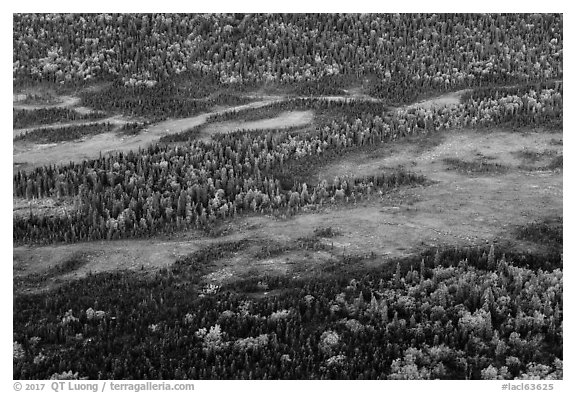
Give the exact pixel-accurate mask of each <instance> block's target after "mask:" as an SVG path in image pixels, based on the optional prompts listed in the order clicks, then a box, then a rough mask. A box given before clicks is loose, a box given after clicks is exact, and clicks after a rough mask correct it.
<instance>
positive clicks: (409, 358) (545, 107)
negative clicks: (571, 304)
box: [13, 14, 564, 380]
mask: <svg viewBox="0 0 576 393" xmlns="http://www.w3.org/2000/svg"><path fill="white" fill-rule="evenodd" d="M13 48H14V50H13V86H14V90H15V92H16V91H17V90H18V91H24V92H28V91H33V89H34V87H35V86H36V87H37V86H44V87H45V86H49V88H50V89H52V90H53V91H55V92H56V93H57V94H60V95H64V94H65V95H70V96H75V97H78V98H79V102H80V105H82V107H83V108H88V111H86V112H80V111H78V110H76V109H75V108H69V107H58V106H52V107H49V106H48V104H46V107H26V103H24V104H22V105H21V106H22V107H23V108H24V109H23V108H21V106H18V108H14V110H13V128H14V135H15V136H14V139H13V140H14V146H16V145H17V146H22V145H21V144H23V143H24V144H27V145H28V146H35V144H36V145H39V144H60V143H61V142H68V143H71V144H70V146H72V147H71V148H74V147H73V143H77V142H78V141H79V140H82V139H83V138H84V139H89V138H92V137H94V136H95V135H102V134H110V133H115V135H117V136H121V137H123V138H124V137H126V138H137V137H141V136H142V135H145V134H146V133H147V132H148V128H149V127H151V126H154V125H156V124H160V122H162V121H167V120H172V119H182V118H187V117H191V116H202V115H204V116H205V117H206V118H205V121H203V122H200V123H197V124H196V125H194V126H191V127H189V128H186V129H183V130H181V131H180V132H167V131H166V132H164V133H161V134H159V136H158V137H157V139H155V140H154V141H153V142H151V143H148V144H147V145H142V146H138V147H137V148H133V149H130V150H127V151H123V150H114V151H111V152H108V153H102V152H101V153H100V154H99V155H98V154H97V155H96V156H94V157H91V158H86V159H82V160H78V161H71V160H70V161H68V162H66V163H51V164H46V165H35V166H33V167H31V168H26V169H24V170H22V169H20V168H18V167H17V166H15V168H14V172H13V198H14V200H15V205H16V202H18V203H20V204H27V205H26V208H25V209H26V210H25V212H26V213H25V214H22V213H21V212H20V213H19V214H14V216H13V245H14V248H15V249H16V248H24V249H26V250H29V251H30V250H33V249H35V248H41V247H45V249H46V250H51V251H50V252H52V251H53V250H57V249H59V248H61V247H63V246H66V247H68V246H69V247H73V246H75V245H80V246H82V245H89V244H90V245H91V244H97V242H102V243H103V244H104V247H106V245H109V244H115V243H118V242H122V241H132V240H134V241H139V239H149V240H147V241H151V240H158V239H160V240H162V241H166V242H167V243H166V244H168V243H169V242H170V241H172V240H174V239H178V238H179V237H184V236H187V235H190V234H195V235H194V236H199V237H201V238H202V239H209V240H208V241H209V242H210V243H201V242H200V243H199V244H203V246H202V247H200V248H199V249H196V250H194V251H189V252H187V253H186V255H183V256H180V257H178V259H177V260H176V262H174V263H173V264H170V265H168V266H163V267H155V268H148V267H146V268H145V266H144V263H141V261H139V260H136V261H135V262H134V263H135V265H136V266H137V267H136V268H133V269H116V270H114V269H112V270H109V271H95V272H92V270H91V265H90V263H91V262H90V259H89V258H88V257H85V256H82V255H76V256H73V257H71V258H68V259H63V260H62V261H60V263H59V264H57V265H55V266H52V265H50V266H48V267H47V268H46V269H44V270H42V269H40V268H38V269H36V267H34V269H36V270H34V273H31V274H29V275H18V276H16V275H15V276H14V303H13V318H14V323H13V328H14V333H13V342H14V344H13V348H14V352H13V377H14V379H81V378H83V379H86V378H87V379H109V380H112V379H113V380H116V379H165V380H169V379H200V380H202V379H562V378H563V251H562V245H563V235H562V225H563V221H562V217H561V216H560V217H555V218H552V219H548V220H539V219H538V220H537V219H534V220H533V221H532V222H530V223H527V224H525V225H516V226H515V225H512V223H509V224H510V225H508V226H507V227H506V230H507V231H509V232H510V234H507V235H506V236H508V237H505V239H503V240H502V241H501V242H498V241H497V240H498V236H500V235H501V234H502V233H503V232H502V229H501V228H499V227H496V225H495V224H494V228H493V232H494V233H496V241H494V238H493V237H491V238H490V241H488V240H487V239H481V240H482V241H481V244H479V243H478V244H477V243H474V244H472V243H470V244H466V245H464V246H463V245H462V244H441V243H440V242H437V243H435V245H434V246H430V245H428V244H424V242H423V241H422V242H421V243H419V244H417V245H416V244H413V245H412V246H413V247H408V248H407V249H406V253H405V254H402V255H403V256H402V257H397V256H395V255H396V254H394V255H393V256H391V257H384V256H383V255H376V254H375V253H374V252H373V251H366V253H364V254H361V253H354V252H352V251H350V250H351V249H353V245H352V246H351V245H348V246H346V247H348V248H346V247H344V248H343V250H342V252H340V251H339V250H340V248H338V247H340V246H339V245H338V242H336V243H337V245H336V251H335V250H334V248H335V246H334V241H333V240H331V239H332V238H336V237H337V236H340V235H342V234H341V233H340V232H338V230H337V229H336V228H332V227H331V226H329V225H326V226H318V227H317V228H316V229H315V230H314V233H313V235H310V236H308V235H305V234H304V233H302V235H301V236H302V237H301V238H298V239H297V241H288V240H287V241H286V242H285V243H282V244H283V245H282V246H279V245H278V246H277V247H276V243H274V242H270V243H269V244H268V243H266V242H262V243H259V241H260V240H259V239H243V240H238V239H235V240H229V239H224V238H219V233H220V231H222V230H223V229H222V228H224V227H225V226H227V225H231V224H232V223H236V222H241V220H243V219H246V218H256V219H257V218H261V219H263V220H264V219H266V220H277V221H274V222H275V223H276V222H278V223H286V222H289V221H290V220H297V219H299V218H302V217H304V216H305V215H307V214H311V215H317V216H322V215H323V214H325V213H326V211H337V212H340V211H347V209H353V208H354V209H359V206H367V205H375V204H377V203H382V205H383V206H384V203H383V201H385V200H386V198H387V197H389V198H396V197H397V196H398V195H400V196H402V195H405V193H408V192H410V191H411V190H412V191H413V192H416V191H414V190H417V191H418V192H420V190H424V189H426V188H428V187H431V186H432V185H436V187H440V188H441V187H444V186H443V185H442V183H440V181H439V180H436V179H432V178H430V176H429V175H430V173H431V172H422V171H417V170H415V169H414V168H416V163H415V162H414V165H412V166H411V165H399V166H386V165H381V166H379V167H377V168H376V169H375V170H373V171H372V172H370V173H366V174H362V175H355V174H349V173H348V172H344V171H342V172H339V171H338V172H337V173H338V175H336V176H331V177H329V178H327V177H325V178H323V179H321V180H319V177H317V176H313V175H316V172H317V171H318V170H319V168H327V167H329V165H332V164H337V163H339V162H341V161H342V162H343V161H344V160H345V159H349V158H350V157H356V156H358V157H364V158H365V157H366V155H365V156H362V155H361V154H368V153H370V152H372V154H373V155H378V158H379V159H382V160H384V159H386V158H387V157H386V154H390V155H392V154H393V153H394V150H393V149H394V148H398V147H397V146H399V144H402V143H412V142H413V141H414V140H422V141H431V140H440V139H441V138H447V137H446V135H447V133H448V132H454V133H459V134H466V133H472V132H473V133H475V134H479V135H481V136H484V137H486V138H488V139H489V138H492V135H494V134H495V133H496V132H497V131H495V130H503V129H505V130H507V132H509V133H510V134H512V135H514V136H517V137H518V138H525V139H528V138H529V137H528V136H526V135H533V134H544V133H550V134H551V135H552V136H554V137H555V138H556V139H558V138H561V137H562V130H563V119H564V118H563V83H562V78H563V17H562V15H560V14H266V15H264V14H203V15H200V14H14V16H13ZM31 89H32V90H31ZM449 93H459V94H460V95H458V97H459V98H458V101H457V102H456V103H454V104H453V105H431V106H417V105H416V104H417V103H418V102H421V101H423V100H425V99H427V98H430V97H437V96H441V95H445V94H449ZM34 94H36V93H29V94H28V96H27V97H35V95H34ZM261 97H266V98H267V99H270V100H269V101H267V102H266V103H265V105H260V106H258V105H254V106H250V104H251V103H257V104H258V103H259V102H260V101H259V100H260V99H261ZM278 97H281V99H279V98H278ZM272 98H273V99H272ZM15 102H16V101H15ZM23 102H24V101H23ZM262 102H263V101H262ZM42 105H44V104H42ZM231 108H232V109H231ZM294 111H311V113H313V121H311V122H310V123H309V124H306V125H303V126H300V125H299V126H293V127H280V126H274V127H271V128H266V129H253V128H250V127H244V126H243V124H248V123H250V122H252V121H258V120H264V119H271V118H274V117H277V116H279V115H281V114H282V113H285V112H294ZM112 117H114V118H117V119H120V122H119V123H113V122H112V123H111V122H109V120H110V118H112ZM88 122H89V123H88ZM225 122H230V123H232V122H235V124H239V126H237V128H235V129H233V130H232V131H231V132H223V133H214V134H211V135H209V137H206V135H205V134H203V132H205V131H206V130H207V129H208V128H209V127H210V126H213V125H219V124H223V123H225ZM66 123H70V124H66ZM24 128H26V129H25V130H22V129H24ZM17 131H18V132H17ZM559 140H560V142H559V143H560V144H561V143H562V141H561V139H559ZM430 144H432V142H430ZM387 146H390V148H391V150H390V151H386V152H385V153H382V151H384V150H378V149H382V148H384V147H387ZM398 149H399V148H398ZM454 149H455V150H456V149H457V148H454ZM494 154H496V153H494ZM515 154H516V155H517V156H521V157H524V158H525V159H526V160H529V159H531V160H533V161H534V162H536V163H537V164H535V165H540V166H535V167H528V166H524V167H522V166H521V167H519V169H518V170H520V171H524V172H527V173H528V172H529V173H530V174H533V175H534V177H536V176H539V175H541V174H542V173H544V175H542V176H541V177H544V176H545V175H546V176H548V174H551V175H550V176H552V175H554V174H558V173H560V174H561V173H562V170H563V165H562V155H561V154H560V155H556V156H553V155H550V157H551V159H552V161H550V162H544V161H542V163H541V161H538V160H540V159H541V158H542V157H541V156H542V155H545V154H544V153H539V152H534V151H531V150H523V151H521V152H516V153H515ZM550 154H552V153H550ZM547 157H548V156H547ZM362 159H363V158H362ZM362 159H359V160H362ZM438 162H440V163H441V164H442V165H444V166H445V170H446V171H453V172H458V175H459V176H462V178H464V176H468V175H470V174H472V175H474V176H485V177H490V176H492V177H496V176H500V178H499V179H504V180H499V181H501V182H504V181H506V180H509V179H510V178H512V175H513V174H512V175H511V174H510V172H511V169H510V168H511V167H510V166H507V165H503V164H500V163H498V162H496V161H495V159H494V158H493V157H487V156H482V157H481V159H479V160H477V161H469V160H466V157H456V156H454V157H449V158H443V159H440V158H439V159H438ZM361 164H363V162H357V163H356V164H355V165H356V166H360V165H361ZM514 170H517V168H515V169H514ZM524 172H522V173H523V174H524ZM505 176H509V178H506V177H505ZM560 176H561V175H560ZM466 179H467V181H472V180H470V179H473V180H474V178H473V177H470V176H469V177H467V178H466ZM546 179H548V178H546ZM537 181H538V179H536V180H534V182H537ZM538 184H539V183H538ZM546 184H547V183H546ZM510 188H511V187H510ZM542 189H544V190H545V187H544V186H542ZM538 190H540V189H538ZM542 192H544V191H542ZM46 201H50V204H48V205H50V206H52V205H55V206H57V207H61V206H64V207H65V208H62V209H43V208H42V203H45V204H47V202H46ZM465 203H466V201H462V205H465ZM550 204H551V203H550ZM548 207H549V206H543V207H542V209H543V210H544V209H545V208H548ZM386 208H389V207H388V206H384V207H383V208H382V209H381V211H384V212H385V213H382V214H389V215H390V216H392V214H393V213H388V212H389V211H392V209H401V208H402V209H404V208H406V206H401V207H397V206H393V207H390V209H388V210H386ZM410 208H411V206H408V207H407V209H408V213H406V214H408V215H409V217H412V215H411V214H418V212H417V208H416V207H412V210H409V209H410ZM15 211H16V210H15ZM354 211H357V210H354ZM440 211H441V209H438V213H437V214H438V217H440V215H441V214H442V213H440ZM394 214H395V213H394ZM494 214H499V213H498V211H496V210H495V213H494ZM523 214H524V213H523ZM543 214H544V213H543ZM306 217H308V216H306ZM383 217H384V216H383ZM386 217H388V216H386ZM302 220H303V221H304V219H302ZM383 220H384V219H383ZM349 221H350V222H352V220H349ZM278 225H280V224H278ZM346 225H350V226H352V225H354V224H352V223H350V224H348V223H347V222H344V223H343V226H346ZM382 225H384V224H382ZM386 225H388V224H386ZM390 225H391V226H390V232H392V231H395V227H394V226H392V224H390ZM387 228H388V227H387ZM386 230H387V231H388V229H386ZM455 230H457V229H455ZM196 234H198V235H196ZM481 235H482V236H483V234H481ZM298 236H300V234H298ZM387 239H389V238H387ZM510 239H511V240H510ZM377 241H379V242H381V243H385V242H386V241H389V240H385V239H384V238H382V239H380V240H377ZM507 241H509V243H507ZM512 241H513V242H514V243H513V244H512V243H511V242H512ZM329 242H331V243H332V244H331V246H330V244H329ZM278 244H280V243H278ZM254 247H255V248H257V250H258V252H256V253H255V254H250V252H252V251H249V250H252V249H253V248H254ZM275 247H276V248H275ZM360 248H362V245H360ZM347 249H348V252H347V251H346V250H347ZM366 250H368V248H366ZM287 251H291V252H292V251H294V252H296V251H297V252H306V253H305V254H297V255H298V256H297V257H296V258H299V259H298V261H297V263H300V264H306V263H308V262H310V263H312V259H313V257H312V256H314V255H320V254H322V253H324V254H322V255H328V257H326V258H328V260H327V261H324V262H317V261H316V260H314V261H315V262H314V263H319V266H318V267H317V268H315V269H317V270H314V274H310V275H302V276H296V275H292V274H291V273H290V271H289V270H288V273H285V274H272V273H269V272H267V271H252V270H250V271H249V272H250V274H249V275H247V276H238V277H234V279H231V280H228V281H226V280H225V281H223V282H221V283H220V284H214V283H212V282H211V281H209V280H208V279H207V277H208V275H209V274H210V273H212V270H210V269H214V266H220V265H218V264H219V263H220V264H222V263H224V262H223V261H231V260H234V258H237V257H238V255H248V256H249V257H250V258H252V259H254V260H255V261H264V260H267V258H268V259H269V258H271V257H273V256H277V255H283V253H284V252H287ZM30 252H31V253H32V251H30ZM86 255H88V254H86ZM290 255H292V254H290ZM302 255H307V256H308V255H312V256H310V261H307V260H306V259H305V258H304V257H303V256H302ZM36 262H37V263H40V262H38V261H36ZM36 262H35V263H36ZM14 264H15V266H16V264H17V261H16V259H14ZM81 269H84V270H82V271H88V273H87V274H85V275H80V276H79V277H77V278H70V277H71V274H73V273H74V272H77V271H80V270H81ZM14 272H15V273H16V272H17V269H16V267H15V268H14ZM58 277H64V278H63V279H62V280H61V281H59V282H58V285H54V286H46V287H45V288H44V289H43V290H31V288H41V287H42V285H44V284H46V283H49V282H52V281H51V280H52V279H54V278H58Z"/></svg>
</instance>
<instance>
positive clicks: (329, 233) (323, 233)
mask: <svg viewBox="0 0 576 393" xmlns="http://www.w3.org/2000/svg"><path fill="white" fill-rule="evenodd" d="M340 234H341V232H340V231H338V230H337V229H334V228H332V227H322V228H316V229H314V236H316V237H321V238H331V237H335V236H339V235H340Z"/></svg>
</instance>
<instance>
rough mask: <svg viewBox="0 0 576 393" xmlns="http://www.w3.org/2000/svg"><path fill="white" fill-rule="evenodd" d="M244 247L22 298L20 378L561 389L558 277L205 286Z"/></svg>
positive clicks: (447, 264)
mask: <svg viewBox="0 0 576 393" xmlns="http://www.w3.org/2000/svg"><path fill="white" fill-rule="evenodd" d="M243 247H245V245H244V244H242V243H229V244H225V245H223V246H221V247H220V248H211V249H208V250H202V251H199V252H197V253H195V254H193V255H190V256H189V257H187V258H184V259H182V260H180V261H179V262H177V263H176V264H175V265H174V266H173V267H171V268H169V269H164V270H162V271H160V272H158V273H156V274H154V275H152V276H148V277H146V276H139V275H138V273H106V274H100V275H96V276H91V277H88V278H86V279H83V280H79V281H76V282H72V283H70V284H67V285H66V286H64V287H62V288H60V289H58V290H56V291H54V292H53V293H52V296H50V297H46V296H45V295H31V296H25V297H24V296H22V297H18V298H16V300H15V305H14V307H15V308H16V309H18V310H22V311H21V312H19V313H17V314H15V315H14V331H15V336H14V337H15V341H16V342H15V344H14V345H15V350H14V378H15V379H27V378H35V379H47V378H50V377H52V376H59V375H60V376H61V375H62V373H65V372H67V371H71V370H73V371H74V373H76V378H85V377H88V378H90V379H187V378H190V379H278V378H283V379H325V378H338V379H356V378H361V379H513V378H519V379H562V360H561V359H562V283H563V275H562V270H561V269H560V268H559V267H555V268H554V269H552V268H550V267H549V270H542V269H540V268H539V269H538V270H536V267H535V266H530V265H529V264H528V265H526V266H525V267H520V266H518V265H517V263H520V264H522V263H524V264H526V263H525V262H522V261H523V260H524V261H525V258H520V257H518V261H515V260H514V259H515V257H512V258H511V257H509V256H505V255H502V254H498V253H497V252H495V250H494V247H493V246H492V247H491V248H490V249H477V248H466V249H460V250H457V249H450V250H437V251H436V252H435V253H427V254H425V255H422V257H421V258H414V259H411V260H405V261H402V262H401V263H400V262H399V263H398V264H397V265H396V266H392V267H385V268H380V269H375V270H374V269H372V270H365V271H357V272H353V273H350V272H349V273H348V274H347V275H346V276H343V275H342V274H341V273H340V272H335V273H333V274H330V273H328V274H325V275H324V276H322V277H315V278H313V279H312V278H309V279H298V280H294V279H291V278H289V277H278V276H272V277H262V276H260V277H257V278H254V279H248V280H243V281H238V282H236V283H235V284H231V285H229V286H224V287H221V288H213V287H201V286H200V285H199V277H200V275H201V274H202V269H203V266H204V265H205V264H206V263H207V262H209V261H210V260H212V259H217V258H220V257H223V256H225V255H226V254H227V253H230V252H233V251H239V250H240V251H241V250H242V248H243ZM343 262H344V263H346V261H343ZM553 262H554V263H555V264H558V263H560V261H559V260H558V259H557V260H556V261H553ZM264 290H266V291H272V293H275V295H269V296H256V295H258V294H261V293H262V292H263V291H264ZM54 346H57V347H58V348H62V350H60V351H51V350H50V348H52V347H54ZM70 374H71V373H70Z"/></svg>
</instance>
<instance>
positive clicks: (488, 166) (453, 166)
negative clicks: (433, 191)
mask: <svg viewBox="0 0 576 393" xmlns="http://www.w3.org/2000/svg"><path fill="white" fill-rule="evenodd" d="M443 161H444V163H445V164H447V165H448V168H447V169H448V170H455V171H458V172H461V173H466V174H502V173H506V172H508V170H509V168H508V167H507V166H505V165H502V164H499V163H496V162H489V161H488V160H487V159H479V160H474V161H464V160H461V159H459V158H445V159H444V160H443Z"/></svg>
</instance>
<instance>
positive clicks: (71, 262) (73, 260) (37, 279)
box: [14, 254, 88, 289]
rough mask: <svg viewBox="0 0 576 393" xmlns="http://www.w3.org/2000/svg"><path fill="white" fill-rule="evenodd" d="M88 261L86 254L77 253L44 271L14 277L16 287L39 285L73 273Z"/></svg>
mask: <svg viewBox="0 0 576 393" xmlns="http://www.w3.org/2000/svg"><path fill="white" fill-rule="evenodd" d="M87 263H88V258H87V256H86V255H84V254H76V255H73V256H71V257H70V258H68V259H66V260H65V261H64V262H62V263H61V264H59V265H56V266H51V267H50V268H48V269H47V270H46V271H44V272H42V273H32V274H28V275H26V276H20V277H15V278H14V288H15V289H20V288H23V287H28V286H39V285H41V284H43V283H45V282H46V281H48V280H50V279H53V278H55V277H58V276H61V275H64V274H68V273H72V272H74V271H76V270H78V269H80V268H81V267H82V266H84V265H86V264H87Z"/></svg>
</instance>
